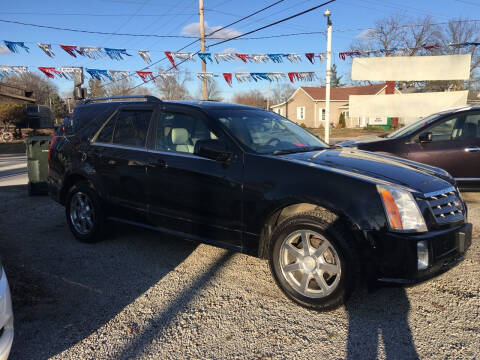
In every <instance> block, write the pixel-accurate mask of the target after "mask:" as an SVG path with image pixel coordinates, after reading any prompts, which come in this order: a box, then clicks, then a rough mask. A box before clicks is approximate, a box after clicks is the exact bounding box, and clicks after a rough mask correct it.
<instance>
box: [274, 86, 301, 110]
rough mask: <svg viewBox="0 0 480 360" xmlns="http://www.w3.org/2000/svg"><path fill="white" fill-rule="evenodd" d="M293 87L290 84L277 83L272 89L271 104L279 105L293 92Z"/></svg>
mask: <svg viewBox="0 0 480 360" xmlns="http://www.w3.org/2000/svg"><path fill="white" fill-rule="evenodd" d="M295 90H296V89H295V86H293V85H292V84H290V83H278V84H276V85H275V86H274V87H273V88H272V99H271V100H272V104H274V105H275V104H281V103H283V102H285V101H287V100H288V98H289V97H290V96H292V94H293V93H294V92H295Z"/></svg>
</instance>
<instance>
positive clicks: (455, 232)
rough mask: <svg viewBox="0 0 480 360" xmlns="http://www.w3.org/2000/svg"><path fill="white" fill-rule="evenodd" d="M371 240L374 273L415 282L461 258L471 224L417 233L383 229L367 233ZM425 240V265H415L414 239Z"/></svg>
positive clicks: (415, 240) (381, 277)
mask: <svg viewBox="0 0 480 360" xmlns="http://www.w3.org/2000/svg"><path fill="white" fill-rule="evenodd" d="M368 236H369V237H370V241H371V242H373V243H374V244H375V251H374V253H375V255H374V256H375V258H376V259H375V260H376V261H375V263H376V276H377V278H379V279H381V280H386V281H396V282H407V283H408V282H417V281H422V280H426V279H428V278H431V277H433V276H435V275H437V274H439V273H441V272H443V271H445V270H448V269H449V268H450V267H451V266H453V265H455V264H457V263H458V262H459V261H461V260H462V259H463V255H464V254H465V252H466V251H467V250H468V248H469V247H470V245H471V242H472V224H470V223H465V224H462V225H460V226H457V227H454V228H449V229H445V230H437V231H429V232H427V233H425V234H420V235H408V234H399V233H392V232H387V233H383V234H382V235H379V234H374V233H369V234H368ZM419 241H425V242H426V243H427V248H428V267H427V268H426V269H423V270H419V269H418V257H417V243H418V242H419Z"/></svg>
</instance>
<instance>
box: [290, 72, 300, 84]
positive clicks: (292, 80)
mask: <svg viewBox="0 0 480 360" xmlns="http://www.w3.org/2000/svg"><path fill="white" fill-rule="evenodd" d="M297 77H298V72H289V73H288V78H289V79H290V82H292V83H293V82H295V79H296V78H297Z"/></svg>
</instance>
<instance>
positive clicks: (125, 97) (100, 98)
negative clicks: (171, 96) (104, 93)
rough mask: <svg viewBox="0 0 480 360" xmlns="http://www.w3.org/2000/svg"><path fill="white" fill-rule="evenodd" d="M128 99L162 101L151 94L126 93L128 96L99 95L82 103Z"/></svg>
mask: <svg viewBox="0 0 480 360" xmlns="http://www.w3.org/2000/svg"><path fill="white" fill-rule="evenodd" d="M128 99H145V100H146V101H147V102H162V100H160V99H159V98H157V97H155V96H151V95H126V96H108V97H98V98H89V99H85V100H83V101H82V104H88V103H92V102H97V101H104V102H110V101H113V100H128Z"/></svg>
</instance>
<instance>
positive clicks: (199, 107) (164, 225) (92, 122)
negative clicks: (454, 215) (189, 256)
mask: <svg viewBox="0 0 480 360" xmlns="http://www.w3.org/2000/svg"><path fill="white" fill-rule="evenodd" d="M96 106H97V107H98V108H99V109H98V110H97V111H94V108H95V107H96ZM138 106H140V107H142V106H143V107H146V108H150V109H151V110H152V114H153V115H152V120H151V122H150V125H149V128H148V136H147V141H146V143H145V146H143V147H138V146H133V147H132V146H123V145H115V144H107V143H102V142H99V141H98V136H99V134H100V133H101V131H102V126H104V124H107V123H108V121H109V120H110V119H115V116H117V115H116V114H118V113H119V111H120V110H121V109H129V108H131V107H138ZM237 108H238V109H243V110H245V109H253V108H250V107H246V106H238V105H232V104H223V103H212V102H160V103H158V104H151V103H147V104H142V105H138V104H132V103H128V102H125V103H124V102H121V103H107V104H88V105H80V106H78V107H77V108H75V112H74V128H75V127H76V128H75V129H74V131H73V132H72V134H71V135H68V136H64V137H59V138H57V139H56V140H55V141H54V143H53V145H52V148H51V154H50V172H49V178H48V182H49V185H50V194H51V196H52V197H53V198H54V199H55V200H57V201H58V202H60V203H64V201H65V196H66V193H67V191H68V189H69V187H70V186H71V185H72V184H73V183H74V182H75V181H77V180H79V179H84V180H88V181H90V182H91V183H92V185H93V187H94V188H95V189H96V191H97V192H98V194H99V196H100V197H101V198H102V199H103V200H104V201H105V205H106V208H107V211H108V214H109V216H110V218H112V219H115V220H119V221H124V222H128V223H132V224H136V225H141V226H145V227H148V228H153V229H157V230H160V231H164V232H166V233H169V234H172V235H175V236H178V237H181V238H187V239H193V240H199V241H203V242H206V243H210V244H214V245H219V246H222V247H226V248H231V249H235V250H238V251H242V252H244V253H247V254H250V255H254V256H260V257H265V256H266V252H265V246H267V245H268V241H269V238H268V234H269V229H268V226H269V225H274V224H276V223H278V222H279V221H281V218H282V214H283V212H284V211H286V209H299V208H302V207H305V208H309V209H312V208H317V209H322V210H326V211H329V212H331V213H334V214H336V215H337V216H338V217H340V218H341V219H343V220H344V221H345V223H347V224H348V226H349V228H350V230H351V232H352V235H353V238H354V239H355V241H356V242H357V243H358V244H357V245H359V248H361V249H362V250H361V251H362V253H365V255H366V256H365V258H364V259H365V261H366V262H369V263H370V264H373V265H375V264H376V265H377V266H374V267H375V271H376V275H377V277H392V276H394V277H400V278H411V279H413V278H415V279H417V278H418V277H419V276H421V275H422V274H419V273H418V272H417V271H415V268H416V261H417V260H416V256H417V255H416V252H415V251H414V250H415V247H416V242H417V241H418V236H420V237H422V236H423V237H424V238H425V239H427V240H428V241H429V243H430V244H431V246H432V247H435V245H434V244H435V243H436V242H437V239H438V238H439V237H440V235H439V234H440V233H438V232H441V234H442V235H441V236H442V237H445V236H447V237H453V238H455V237H457V235H456V234H457V233H459V232H461V231H462V229H463V226H465V218H463V217H462V218H461V219H460V220H458V221H455V222H451V223H445V224H439V223H438V222H437V220H436V218H435V216H434V215H433V213H432V209H431V206H430V205H429V203H428V199H427V198H426V197H425V194H427V193H435V192H438V191H439V192H442V191H443V190H444V189H450V188H452V187H454V186H455V181H454V180H453V178H451V177H450V176H449V175H448V174H447V173H446V172H445V171H443V170H441V169H437V168H434V167H431V166H427V165H422V164H419V163H415V162H411V161H408V160H404V159H397V158H394V157H391V156H385V155H382V154H374V153H369V152H365V151H360V150H354V149H348V148H345V149H342V148H325V149H324V150H317V151H307V152H299V153H292V154H283V155H273V154H257V153H252V152H249V151H246V150H245V149H244V148H243V146H242V145H241V144H240V143H239V142H238V141H237V140H236V139H235V137H233V136H232V134H230V133H229V132H228V130H227V129H226V128H225V127H224V126H222V125H221V124H220V123H218V122H217V121H216V119H215V118H214V117H213V116H211V115H210V113H209V110H210V109H215V110H218V109H229V110H232V109H237ZM167 112H168V113H174V114H186V115H189V116H192V117H195V118H197V119H203V121H204V122H205V124H207V125H208V128H209V129H210V131H211V132H214V133H215V134H216V136H218V138H219V139H221V140H222V142H223V143H224V144H225V149H226V153H227V154H228V158H227V159H226V160H221V161H219V160H214V159H210V158H206V157H201V156H198V155H195V154H192V153H183V152H182V153H181V152H175V151H163V150H159V149H158V147H157V145H156V141H155V140H153V139H154V137H153V135H152V134H158V131H159V129H160V123H161V121H164V120H162V119H163V118H162V116H163V114H164V113H167ZM75 119H77V124H76V125H75ZM105 126H106V125H105ZM162 129H164V128H162ZM162 131H163V130H162ZM377 185H395V186H401V187H403V188H406V189H409V191H411V192H412V193H413V194H414V195H415V198H416V201H417V202H418V206H419V208H420V210H421V211H422V213H423V215H424V218H425V221H426V224H427V227H428V230H429V231H428V232H427V233H425V234H402V233H394V232H392V231H391V230H390V229H389V225H388V220H387V218H386V216H385V210H384V207H383V204H382V200H381V198H380V196H379V194H378V190H377ZM462 207H463V213H464V214H465V216H466V207H465V206H464V205H463V203H462ZM455 246H457V245H456V244H455ZM457 248H458V246H457V247H455V248H453V250H452V251H451V253H450V255H451V256H453V257H458V256H461V252H460V251H459V250H458V249H457ZM412 249H413V250H412ZM457 250H458V251H457ZM461 250H462V251H464V250H465V249H461ZM412 251H413V253H412ZM407 258H408V259H407ZM387 259H388V260H387ZM392 259H393V260H392ZM394 260H395V261H394ZM432 260H434V259H433V258H432ZM439 261H440V260H439ZM394 263H395V264H397V265H395V266H393V270H394V271H393V270H392V269H391V268H390V267H388V264H394ZM400 263H408V264H410V265H408V267H407V268H404V267H403V265H402V266H401V265H400ZM412 264H413V265H412ZM434 265H435V266H436V264H432V266H431V268H432V269H433V266H434ZM399 269H400V270H399Z"/></svg>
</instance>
